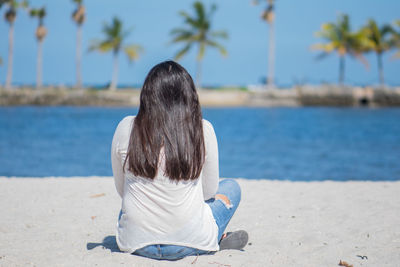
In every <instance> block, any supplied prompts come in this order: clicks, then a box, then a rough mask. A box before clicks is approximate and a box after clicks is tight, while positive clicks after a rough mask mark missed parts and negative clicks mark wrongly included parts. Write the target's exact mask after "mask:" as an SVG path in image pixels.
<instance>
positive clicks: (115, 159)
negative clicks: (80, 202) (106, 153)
mask: <svg viewBox="0 0 400 267" xmlns="http://www.w3.org/2000/svg"><path fill="white" fill-rule="evenodd" d="M131 121H132V116H128V117H126V118H125V119H123V120H122V121H121V122H120V123H119V124H118V126H117V129H116V130H115V133H114V137H113V141H112V145H111V166H112V171H113V175H114V183H115V188H116V189H117V192H118V194H119V195H120V196H121V197H122V195H123V194H124V183H125V175H124V169H123V162H125V158H126V150H125V149H124V148H125V147H126V142H129V136H130V128H131Z"/></svg>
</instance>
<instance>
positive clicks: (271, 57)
mask: <svg viewBox="0 0 400 267" xmlns="http://www.w3.org/2000/svg"><path fill="white" fill-rule="evenodd" d="M275 1H276V0H266V2H267V6H266V7H265V9H264V11H263V13H262V14H261V19H262V20H264V21H265V22H266V23H267V24H268V25H269V45H268V73H267V86H268V87H270V88H272V87H274V86H275V23H274V22H275ZM259 2H260V0H255V1H253V3H254V4H258V3H259Z"/></svg>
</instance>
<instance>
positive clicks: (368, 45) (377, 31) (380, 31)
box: [362, 19, 394, 86]
mask: <svg viewBox="0 0 400 267" xmlns="http://www.w3.org/2000/svg"><path fill="white" fill-rule="evenodd" d="M362 31H364V34H365V36H366V38H367V39H366V42H365V50H366V52H368V51H374V52H375V53H376V55H377V59H378V72H379V81H380V83H381V86H384V83H385V80H384V76H383V62H382V55H383V53H384V52H387V51H389V50H390V49H392V48H393V47H394V43H393V41H392V40H391V39H390V35H391V34H392V33H393V28H392V27H391V26H390V25H387V24H385V25H383V26H382V27H380V28H379V27H378V25H377V24H376V22H375V20H373V19H370V20H368V22H367V25H366V26H364V27H363V29H362Z"/></svg>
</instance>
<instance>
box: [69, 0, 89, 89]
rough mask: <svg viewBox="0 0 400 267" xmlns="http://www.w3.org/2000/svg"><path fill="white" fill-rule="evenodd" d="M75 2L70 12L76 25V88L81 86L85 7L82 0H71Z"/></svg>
mask: <svg viewBox="0 0 400 267" xmlns="http://www.w3.org/2000/svg"><path fill="white" fill-rule="evenodd" d="M72 1H73V2H74V3H76V4H77V7H76V9H75V10H74V12H73V13H72V19H73V20H74V21H75V23H76V25H77V26H78V28H77V31H76V88H82V69H81V65H82V63H81V62H82V25H83V23H84V22H85V18H86V15H85V7H84V6H83V4H82V2H83V0H72Z"/></svg>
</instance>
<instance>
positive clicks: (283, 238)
mask: <svg viewBox="0 0 400 267" xmlns="http://www.w3.org/2000/svg"><path fill="white" fill-rule="evenodd" d="M238 182H239V183H240V185H241V187H242V202H241V204H240V207H239V208H238V210H237V213H236V214H235V216H234V217H233V219H232V221H231V223H230V225H229V226H228V230H237V229H245V230H247V231H248V233H249V236H250V240H249V244H248V246H247V247H245V250H244V251H229V250H227V251H221V252H218V253H217V254H215V255H212V256H200V257H197V258H196V257H188V258H185V259H183V260H180V261H177V262H166V261H155V260H150V259H146V258H142V257H138V256H133V255H129V254H126V253H121V252H119V250H118V247H117V245H116V243H115V226H116V219H117V215H118V212H119V209H120V199H119V196H118V195H117V193H116V191H115V188H114V182H113V180H112V178H109V177H108V178H105V177H103V178H101V177H92V178H79V177H77V178H36V179H32V178H4V177H3V178H0V198H1V201H0V207H1V211H2V214H1V216H0V266H210V267H227V266H338V263H339V261H340V260H344V261H346V262H347V263H349V264H352V265H353V266H354V267H355V266H374V267H375V266H400V182H330V181H327V182H308V183H307V182H288V181H267V180H243V179H238ZM361 256H366V257H363V258H362V257H361Z"/></svg>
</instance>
